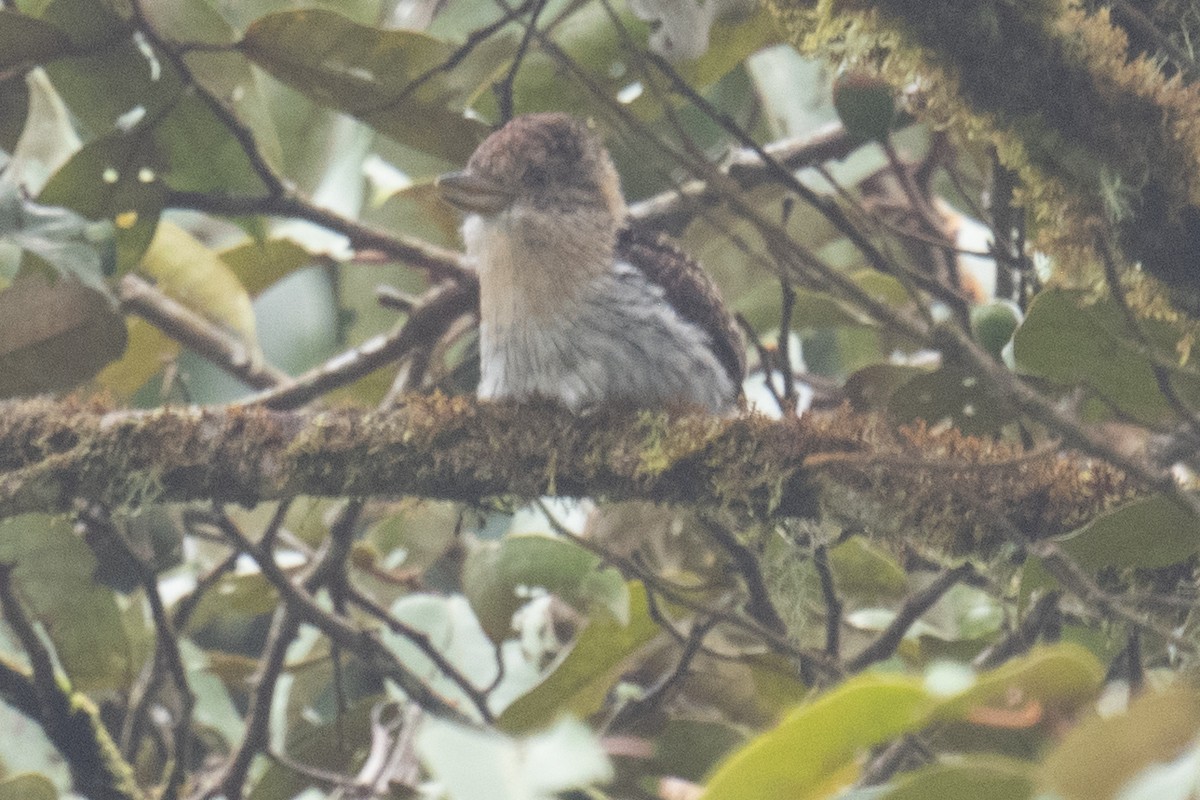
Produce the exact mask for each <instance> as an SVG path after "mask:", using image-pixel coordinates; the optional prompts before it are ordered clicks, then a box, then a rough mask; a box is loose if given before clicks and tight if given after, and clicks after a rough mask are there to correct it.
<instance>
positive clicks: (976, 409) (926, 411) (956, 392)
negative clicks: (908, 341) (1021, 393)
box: [888, 365, 1016, 435]
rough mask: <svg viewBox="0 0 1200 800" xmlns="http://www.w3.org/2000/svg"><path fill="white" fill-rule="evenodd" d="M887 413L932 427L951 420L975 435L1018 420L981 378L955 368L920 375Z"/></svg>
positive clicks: (893, 399)
mask: <svg viewBox="0 0 1200 800" xmlns="http://www.w3.org/2000/svg"><path fill="white" fill-rule="evenodd" d="M888 410H889V411H890V412H891V413H892V414H893V415H894V416H895V418H896V419H897V420H898V421H900V422H910V421H912V420H915V419H923V420H925V421H926V422H928V423H929V424H931V425H933V424H935V423H937V422H939V421H940V420H943V419H950V420H951V421H952V422H953V423H954V427H956V428H958V429H959V430H960V431H962V432H963V433H966V434H973V435H979V434H986V433H993V432H995V431H997V430H999V429H1000V428H1001V427H1002V426H1004V425H1005V424H1007V423H1009V422H1012V421H1013V420H1014V419H1015V418H1016V417H1015V414H1014V412H1013V410H1012V409H1011V408H1010V407H1009V406H1008V405H1007V404H1004V403H1003V402H1002V401H1000V400H998V399H997V398H996V396H995V394H994V393H992V392H989V391H987V390H986V388H985V387H984V385H983V384H982V383H981V382H980V380H979V378H977V377H976V376H975V375H973V374H971V373H970V372H967V371H966V370H963V369H962V368H960V367H957V366H952V365H946V366H943V367H941V368H940V369H937V370H934V371H933V372H929V373H926V374H924V375H917V376H916V377H914V378H912V379H911V380H909V381H908V382H907V383H905V384H904V385H902V386H900V387H899V388H898V389H896V391H895V392H893V394H892V397H891V400H890V401H889V402H888Z"/></svg>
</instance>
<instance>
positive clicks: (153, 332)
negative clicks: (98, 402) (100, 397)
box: [96, 316, 180, 400]
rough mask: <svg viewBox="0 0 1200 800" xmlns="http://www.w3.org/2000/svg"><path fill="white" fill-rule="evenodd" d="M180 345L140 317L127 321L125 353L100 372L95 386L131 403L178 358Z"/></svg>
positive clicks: (126, 319)
mask: <svg viewBox="0 0 1200 800" xmlns="http://www.w3.org/2000/svg"><path fill="white" fill-rule="evenodd" d="M179 351H180V345H179V342H177V341H175V340H174V339H172V338H171V337H169V336H167V335H166V334H165V333H163V332H162V331H161V330H159V329H158V328H156V327H155V326H153V325H151V324H150V323H149V322H146V321H145V320H144V319H139V318H138V317H134V316H128V317H126V318H125V352H124V353H123V354H122V355H121V357H120V358H118V359H117V360H116V361H113V362H112V363H111V364H109V365H108V366H106V367H105V368H104V369H102V370H100V374H99V375H97V376H96V383H97V384H98V385H99V386H101V387H103V388H104V389H105V390H106V391H109V392H111V393H112V394H113V395H114V396H115V397H116V398H118V399H120V400H128V399H129V398H131V397H132V396H133V395H134V393H135V392H137V390H138V389H141V388H142V386H144V385H145V384H146V381H148V380H150V379H151V378H152V377H154V376H155V375H157V374H158V373H159V371H160V370H162V369H163V367H165V366H166V365H167V364H168V363H169V362H171V361H172V360H173V359H175V358H176V357H177V356H178V355H179Z"/></svg>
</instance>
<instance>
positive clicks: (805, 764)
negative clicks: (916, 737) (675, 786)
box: [702, 675, 934, 800]
mask: <svg viewBox="0 0 1200 800" xmlns="http://www.w3.org/2000/svg"><path fill="white" fill-rule="evenodd" d="M933 705H934V701H933V700H932V699H931V698H930V697H929V695H928V694H927V693H926V691H925V690H924V689H923V688H922V686H921V682H920V681H919V680H917V679H915V678H905V677H900V676H891V675H861V676H859V677H857V678H852V679H850V680H849V681H847V682H846V683H844V684H842V685H841V686H839V687H837V688H835V689H833V690H831V691H829V692H827V693H826V694H824V695H822V696H821V697H819V698H817V699H816V700H814V701H813V702H811V703H809V704H807V705H804V706H801V707H800V708H798V709H796V710H795V711H793V712H792V713H790V714H789V715H788V716H787V717H785V718H784V720H783V721H782V722H780V723H779V725H777V726H776V727H775V728H774V729H773V730H771V731H768V732H767V733H765V734H763V735H761V736H758V737H757V738H755V739H754V740H753V741H751V742H750V743H749V744H748V745H746V746H745V747H743V748H742V749H740V750H738V751H737V752H735V753H734V754H733V755H731V756H730V757H729V758H727V759H726V760H725V761H724V762H723V763H722V764H721V765H720V766H718V767H717V770H716V772H714V773H713V776H712V778H710V779H709V781H708V784H707V787H706V789H705V791H704V794H703V795H702V797H703V800H746V799H747V798H757V797H787V798H791V800H803V799H804V798H817V797H825V796H827V795H828V794H829V793H830V792H831V791H832V790H833V789H835V788H837V786H839V785H847V786H848V785H849V784H851V783H853V782H854V779H855V776H856V774H857V766H856V764H855V759H856V757H857V755H858V754H859V752H861V751H862V750H865V749H866V748H868V747H872V746H874V745H876V744H879V743H881V742H885V741H887V740H888V739H891V738H893V737H895V736H898V735H900V734H902V733H905V732H906V731H911V730H916V729H918V728H920V727H921V726H922V725H923V724H924V720H925V719H926V717H927V715H928V713H929V711H930V709H931V708H932V706H933Z"/></svg>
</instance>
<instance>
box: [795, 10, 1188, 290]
mask: <svg viewBox="0 0 1200 800" xmlns="http://www.w3.org/2000/svg"><path fill="white" fill-rule="evenodd" d="M772 6H773V7H774V8H775V10H776V11H777V12H778V13H779V15H780V16H781V17H782V19H783V20H784V23H785V25H786V27H787V28H788V30H789V31H790V32H791V33H792V35H793V37H794V39H795V41H797V43H798V44H800V45H801V46H802V47H804V48H805V49H807V50H809V51H811V52H816V53H824V54H826V55H834V56H835V57H841V58H845V59H849V60H852V61H858V62H860V63H863V64H864V65H875V66H877V67H878V68H879V70H880V71H881V72H882V73H883V74H884V75H886V76H887V77H888V78H890V79H891V80H892V81H893V82H894V83H895V85H897V86H902V85H907V84H909V83H910V82H912V81H914V80H916V79H919V80H920V85H921V87H922V100H923V109H922V112H921V113H922V115H923V116H926V117H927V118H929V119H931V120H933V121H934V122H936V123H937V124H942V125H948V126H950V127H952V128H954V129H956V130H957V131H958V132H960V133H961V134H963V135H965V136H967V137H970V138H979V139H983V140H986V141H991V142H993V143H995V144H996V146H997V150H998V152H999V155H1000V157H1001V159H1002V160H1003V161H1004V163H1005V165H1006V166H1009V167H1011V168H1013V169H1015V170H1017V171H1018V172H1019V173H1020V175H1021V177H1022V179H1023V182H1024V187H1023V191H1022V199H1023V200H1024V202H1025V203H1026V204H1027V206H1028V207H1029V208H1030V210H1031V211H1032V212H1033V214H1034V219H1035V222H1037V223H1040V230H1039V233H1040V236H1039V244H1041V245H1042V246H1044V247H1050V248H1052V249H1053V250H1054V251H1055V252H1056V254H1057V255H1059V257H1060V260H1061V259H1063V258H1066V259H1068V260H1069V259H1070V257H1071V256H1073V255H1077V254H1078V251H1080V250H1086V249H1087V248H1088V247H1089V246H1090V242H1092V241H1094V238H1095V237H1094V226H1095V225H1096V224H1097V223H1098V222H1101V223H1104V224H1109V225H1112V226H1113V227H1114V228H1115V230H1116V232H1117V233H1118V236H1119V238H1120V240H1121V242H1122V244H1123V245H1124V248H1125V250H1126V252H1127V254H1128V255H1129V256H1130V257H1132V258H1134V259H1138V260H1141V261H1142V262H1143V263H1144V264H1145V266H1146V268H1147V269H1148V270H1149V271H1150V272H1151V273H1153V274H1154V275H1155V276H1157V277H1159V278H1161V279H1162V280H1164V281H1165V282H1166V283H1168V284H1169V285H1171V286H1173V287H1175V288H1183V287H1188V288H1189V289H1190V290H1191V294H1192V295H1194V296H1195V297H1200V286H1198V284H1197V281H1196V278H1195V270H1194V268H1193V257H1194V254H1195V252H1196V251H1197V250H1198V249H1200V168H1198V166H1197V165H1200V126H1198V125H1197V123H1196V120H1197V117H1198V115H1200V84H1188V83H1185V82H1183V81H1181V80H1180V79H1179V78H1178V77H1175V78H1172V77H1169V76H1168V74H1166V73H1165V72H1164V71H1163V70H1162V69H1161V68H1160V67H1161V64H1160V62H1159V61H1157V60H1155V59H1154V58H1153V57H1151V56H1147V55H1138V54H1135V53H1133V52H1131V50H1130V48H1129V43H1128V39H1127V36H1126V34H1125V32H1124V31H1123V30H1121V29H1120V28H1119V27H1117V26H1115V25H1113V24H1112V22H1111V21H1110V18H1109V15H1108V13H1107V11H1105V10H1100V11H1098V12H1097V13H1095V14H1088V13H1086V12H1085V11H1084V10H1083V9H1082V8H1081V5H1080V4H1079V3H1076V2H1071V0H1036V2H1033V1H1032V0H1031V1H1030V2H1022V3H1010V2H1007V1H1006V0H983V1H981V2H976V3H958V2H954V0H924V1H923V2H919V3H918V2H911V0H878V1H877V2H865V1H864V0H820V2H812V1H811V0H772ZM1072 251H1074V252H1072ZM1180 299H1186V297H1185V298H1180ZM1186 305H1191V303H1188V304H1186Z"/></svg>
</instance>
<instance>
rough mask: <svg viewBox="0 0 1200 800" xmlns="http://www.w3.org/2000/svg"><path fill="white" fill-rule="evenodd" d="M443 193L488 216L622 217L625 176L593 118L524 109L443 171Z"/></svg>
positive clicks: (459, 204) (614, 222)
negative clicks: (456, 168) (460, 163)
mask: <svg viewBox="0 0 1200 800" xmlns="http://www.w3.org/2000/svg"><path fill="white" fill-rule="evenodd" d="M438 187H439V189H440V190H441V193H442V196H443V197H444V198H445V199H446V200H447V201H449V202H450V203H451V204H453V205H455V206H457V207H459V208H461V209H462V210H464V211H468V212H471V213H475V214H479V215H481V216H483V217H489V216H494V215H499V214H502V213H504V212H506V211H509V210H521V211H524V212H526V213H529V212H534V213H537V212H541V213H552V214H561V215H567V216H569V217H576V216H586V217H592V218H593V219H595V218H596V217H597V216H600V217H603V218H604V219H605V220H607V221H609V222H610V223H611V224H612V225H613V226H616V225H619V224H620V223H621V221H622V220H623V219H624V217H625V200H624V198H623V196H622V194H621V186H620V180H619V179H618V177H617V171H616V169H615V168H614V167H613V164H612V160H611V159H610V158H609V156H608V152H607V151H606V150H605V149H604V146H603V145H602V144H601V143H600V140H599V138H598V137H597V136H596V135H595V134H594V133H593V132H592V131H591V130H590V129H589V127H588V125H587V124H586V123H584V122H582V121H580V120H578V119H575V118H574V117H572V116H570V115H568V114H559V113H549V114H526V115H524V116H520V117H516V118H514V119H513V120H511V121H510V122H508V124H506V125H505V126H504V127H502V128H500V129H499V130H498V131H496V132H495V133H493V134H491V135H490V136H488V137H487V139H485V140H484V141H483V143H482V144H480V145H479V147H478V148H477V149H476V150H475V153H474V155H472V156H471V159H470V161H468V162H467V166H466V169H464V170H462V171H461V172H452V173H449V174H447V175H443V176H441V177H440V178H439V179H438Z"/></svg>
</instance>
